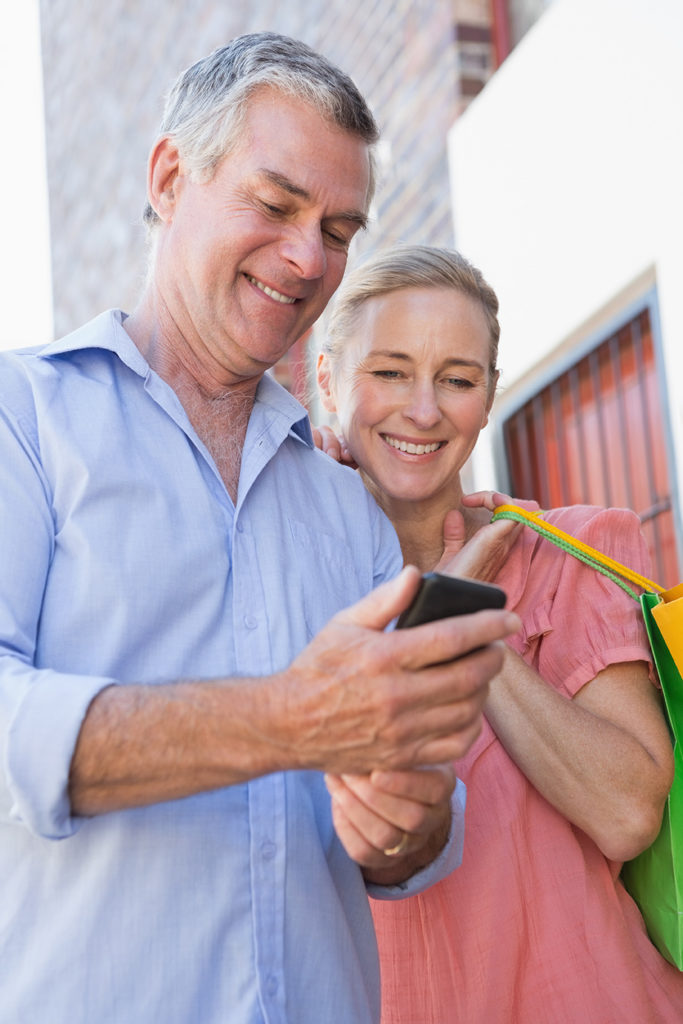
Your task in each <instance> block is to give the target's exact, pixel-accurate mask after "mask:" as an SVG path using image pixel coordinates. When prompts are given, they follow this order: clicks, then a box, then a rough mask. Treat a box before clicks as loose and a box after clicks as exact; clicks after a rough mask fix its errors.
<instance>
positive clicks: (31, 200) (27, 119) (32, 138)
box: [0, 0, 52, 348]
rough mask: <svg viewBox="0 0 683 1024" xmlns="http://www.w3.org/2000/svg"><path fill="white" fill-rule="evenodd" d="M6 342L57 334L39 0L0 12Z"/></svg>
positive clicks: (1, 295)
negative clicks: (51, 273) (46, 169)
mask: <svg viewBox="0 0 683 1024" xmlns="http://www.w3.org/2000/svg"><path fill="white" fill-rule="evenodd" d="M0 123H1V124H2V127H3V131H2V138H3V140H4V142H3V153H2V159H0V196H2V200H3V202H2V220H1V221H0V224H1V227H0V237H1V239H2V244H0V312H1V315H0V348H15V347H19V346H22V345H33V344H38V343H41V342H45V341H49V340H51V338H52V298H51V281H50V248H49V217H48V200H47V176H46V171H45V138H44V128H43V125H44V119H43V93H42V69H41V62H40V19H39V3H38V0H21V3H13V4H6V5H3V8H2V11H1V13H0Z"/></svg>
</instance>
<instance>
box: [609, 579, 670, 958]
mask: <svg viewBox="0 0 683 1024" xmlns="http://www.w3.org/2000/svg"><path fill="white" fill-rule="evenodd" d="M679 600H680V598H679ZM658 603H659V598H658V596H657V595H656V594H642V595H641V597H640V604H641V607H642V609H643V617H644V619H645V627H646V629H647V634H648V637H649V639H650V647H651V649H652V655H653V658H654V662H655V665H656V667H657V672H658V674H659V680H660V683H661V685H662V693H663V695H664V703H665V704H666V710H667V714H668V718H669V727H670V729H671V734H672V739H673V744H674V764H675V773H674V781H673V785H672V787H671V789H670V791H669V796H668V798H667V805H666V808H665V810H664V818H663V820H662V827H661V829H660V831H659V835H658V836H657V838H656V839H655V841H654V843H653V844H652V846H650V847H648V849H647V850H644V851H643V853H641V854H639V855H638V856H637V857H636V858H635V859H634V860H630V861H628V862H627V863H626V864H624V866H623V868H622V870H621V878H622V881H623V883H624V885H625V886H626V888H627V889H628V891H629V892H630V894H631V896H633V899H634V900H635V901H636V903H637V904H638V907H639V908H640V912H641V914H642V915H643V919H644V921H645V924H646V926H647V931H648V934H649V936H650V938H651V939H652V941H653V942H654V944H655V946H656V947H657V949H658V950H659V951H660V953H662V954H663V955H664V956H665V957H666V958H667V960H670V961H671V963H672V964H675V965H676V967H678V969H679V970H683V679H681V674H680V672H679V670H678V667H677V666H676V662H675V661H674V659H673V657H672V655H671V652H670V651H669V648H668V647H667V644H666V642H665V640H664V637H663V636H662V633H661V631H660V628H659V626H658V624H657V622H656V620H655V616H654V615H653V609H654V608H655V607H656V606H657V605H658ZM681 634H682V635H683V624H682V625H681Z"/></svg>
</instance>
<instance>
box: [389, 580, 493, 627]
mask: <svg viewBox="0 0 683 1024" xmlns="http://www.w3.org/2000/svg"><path fill="white" fill-rule="evenodd" d="M506 600H507V595H506V593H505V591H504V590H501V588H500V587H496V586H494V585H493V584H492V583H482V582H480V581H479V580H470V579H465V578H464V577H462V576H444V575H442V573H438V572H428V573H425V575H424V576H423V577H422V583H421V584H420V589H419V590H418V592H417V594H416V595H415V597H414V599H413V603H412V604H411V605H410V606H409V607H408V608H406V610H405V611H404V612H402V613H401V615H400V616H399V618H398V622H397V623H396V628H397V629H405V627H406V626H419V625H420V624H421V623H423V622H432V621H433V620H434V619H447V618H448V617H449V616H450V615H470V614H471V613H472V612H479V611H482V609H484V608H504V607H505V601H506Z"/></svg>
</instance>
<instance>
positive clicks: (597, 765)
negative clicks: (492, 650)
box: [485, 648, 673, 861]
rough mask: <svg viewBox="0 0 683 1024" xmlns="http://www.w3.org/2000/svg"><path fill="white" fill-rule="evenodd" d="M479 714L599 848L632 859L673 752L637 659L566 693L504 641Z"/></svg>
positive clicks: (655, 820) (659, 802)
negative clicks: (499, 664)
mask: <svg viewBox="0 0 683 1024" xmlns="http://www.w3.org/2000/svg"><path fill="white" fill-rule="evenodd" d="M485 713H486V717H487V718H488V720H489V722H490V724H491V726H492V727H493V729H494V731H495V732H496V734H497V736H498V737H499V739H500V741H501V742H502V744H503V746H504V747H505V749H506V751H507V752H508V754H509V755H510V757H511V758H512V760H513V761H514V762H515V764H517V766H518V767H519V768H520V769H521V770H522V771H523V772H524V774H525V775H526V776H527V778H528V779H529V781H530V782H531V783H532V784H533V785H534V786H535V787H536V789H537V790H538V791H539V792H540V793H541V794H542V795H543V796H544V797H545V798H546V799H547V800H548V801H549V803H551V804H552V805H553V806H554V807H556V808H557V810H558V811H560V812H561V813H562V814H564V815H565V817H566V818H568V820H569V821H571V822H572V823H573V824H574V825H577V826H578V827H579V828H581V829H583V831H584V832H586V833H587V834H588V835H589V836H590V837H591V838H592V839H593V840H594V842H595V843H596V844H597V846H598V847H599V848H600V849H601V850H602V852H603V853H604V854H605V856H606V857H609V858H610V859H612V860H616V861H623V860H630V859H631V858H632V857H635V856H636V855H637V854H638V853H640V852H641V850H644V849H645V848H646V847H647V846H649V845H650V843H651V842H652V841H653V840H654V838H655V837H656V835H657V832H658V831H659V826H660V823H661V816H662V811H663V807H664V802H665V800H666V795H667V793H668V791H669V787H670V785H671V781H672V778H673V752H672V747H671V740H670V738H669V733H668V729H667V726H666V722H665V719H664V715H663V712H662V709H661V705H660V697H659V693H658V691H657V690H656V689H655V687H654V686H653V685H652V683H651V681H650V679H649V676H648V670H647V666H646V665H645V663H644V662H629V663H626V664H618V665H610V666H609V667H608V668H605V669H603V671H602V672H600V673H599V674H598V675H597V676H596V678H595V679H594V680H592V682H589V683H587V684H586V685H585V686H584V687H583V688H582V689H581V690H579V692H578V693H577V694H576V696H575V697H574V699H573V700H570V699H568V698H567V697H565V696H563V695H562V694H560V693H558V692H557V691H555V690H554V689H552V687H550V686H549V685H548V684H547V683H545V682H544V681H543V680H542V679H541V677H540V676H539V675H538V674H537V673H536V672H535V671H534V670H533V669H532V668H530V667H529V666H528V665H527V664H526V663H525V662H524V661H523V660H522V658H521V657H519V655H517V654H516V653H515V652H514V651H512V650H511V649H510V648H508V649H507V650H506V653H505V659H504V663H503V669H502V671H501V672H500V673H499V674H498V676H496V677H495V679H494V680H493V682H492V683H491V686H490V689H489V697H488V701H487V705H486V709H485Z"/></svg>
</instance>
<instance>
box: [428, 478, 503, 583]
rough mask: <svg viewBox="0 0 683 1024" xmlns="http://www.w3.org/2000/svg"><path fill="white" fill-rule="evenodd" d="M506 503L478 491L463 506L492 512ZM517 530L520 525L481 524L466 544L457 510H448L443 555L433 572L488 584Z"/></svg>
mask: <svg viewBox="0 0 683 1024" xmlns="http://www.w3.org/2000/svg"><path fill="white" fill-rule="evenodd" d="M498 499H500V500H498ZM510 500H511V499H510V498H508V497H507V496H506V495H504V494H499V493H498V492H495V491H481V492H479V493H478V494H466V495H464V496H463V505H465V506H466V507H470V508H477V507H479V508H484V509H489V510H493V509H494V508H495V507H496V506H497V505H503V504H507V503H508V502H509V501H510ZM521 529H522V526H521V524H520V523H515V522H513V521H512V520H510V519H501V520H500V521H499V522H497V523H484V524H483V525H482V526H481V527H480V528H479V529H478V530H477V531H476V533H475V534H474V536H473V537H471V538H470V540H466V529H465V519H464V517H463V514H462V512H460V510H459V509H451V511H450V512H448V513H447V514H446V518H445V519H444V524H443V540H444V549H443V555H442V556H441V559H440V560H439V563H438V564H437V565H436V566H435V567H434V568H435V571H436V572H443V573H447V574H448V575H450V576H469V577H470V578H471V579H477V580H483V581H484V582H488V583H490V582H492V581H493V580H495V578H496V576H497V575H498V572H499V571H500V569H501V567H502V566H503V565H504V563H505V561H506V559H507V557H508V555H509V553H510V550H511V548H512V546H513V544H514V543H515V541H516V540H517V537H518V535H519V531H520V530H521Z"/></svg>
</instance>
